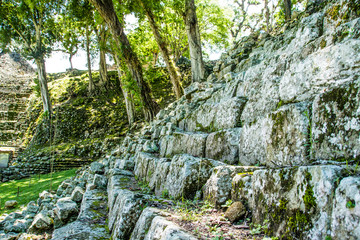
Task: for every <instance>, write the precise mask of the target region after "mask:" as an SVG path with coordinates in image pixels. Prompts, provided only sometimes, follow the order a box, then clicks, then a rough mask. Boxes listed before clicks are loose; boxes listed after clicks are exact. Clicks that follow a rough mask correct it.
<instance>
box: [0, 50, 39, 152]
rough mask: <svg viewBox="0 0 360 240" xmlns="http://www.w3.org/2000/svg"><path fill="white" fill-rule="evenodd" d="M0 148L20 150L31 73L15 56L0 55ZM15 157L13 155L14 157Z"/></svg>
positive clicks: (30, 89)
mask: <svg viewBox="0 0 360 240" xmlns="http://www.w3.org/2000/svg"><path fill="white" fill-rule="evenodd" d="M0 69H1V70H0V147H15V148H17V147H19V146H21V143H22V140H21V138H22V134H23V133H24V131H25V130H26V126H25V123H24V122H25V118H26V108H27V106H28V100H29V97H30V95H31V93H32V87H31V82H32V79H33V77H34V72H33V70H32V68H31V67H30V65H29V64H28V63H27V62H25V60H23V59H22V58H21V57H20V55H18V54H15V53H10V54H2V55H0ZM14 156H16V153H15V154H14Z"/></svg>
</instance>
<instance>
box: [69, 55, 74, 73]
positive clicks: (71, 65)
mask: <svg viewBox="0 0 360 240" xmlns="http://www.w3.org/2000/svg"><path fill="white" fill-rule="evenodd" d="M73 56H74V55H73V54H70V56H69V62H70V70H73V69H74V68H73V64H72V57H73Z"/></svg>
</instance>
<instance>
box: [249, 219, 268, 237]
mask: <svg viewBox="0 0 360 240" xmlns="http://www.w3.org/2000/svg"><path fill="white" fill-rule="evenodd" d="M269 222H270V220H269V219H265V220H264V222H263V224H256V223H255V224H253V223H251V224H250V233H251V234H252V235H257V234H262V233H265V232H266V231H267V230H268V228H269Z"/></svg>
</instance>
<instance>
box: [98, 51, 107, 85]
mask: <svg viewBox="0 0 360 240" xmlns="http://www.w3.org/2000/svg"><path fill="white" fill-rule="evenodd" d="M99 72H100V84H101V85H102V86H103V87H105V89H106V88H107V85H108V74H107V66H106V55H105V51H104V50H103V49H101V47H100V62H99Z"/></svg>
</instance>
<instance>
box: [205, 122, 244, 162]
mask: <svg viewBox="0 0 360 240" xmlns="http://www.w3.org/2000/svg"><path fill="white" fill-rule="evenodd" d="M240 134H241V128H234V129H229V130H223V131H218V132H214V133H211V134H209V136H208V137H207V139H206V150H205V157H206V158H211V159H215V160H219V161H222V162H225V163H227V164H236V163H237V162H238V160H239V141H240Z"/></svg>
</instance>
